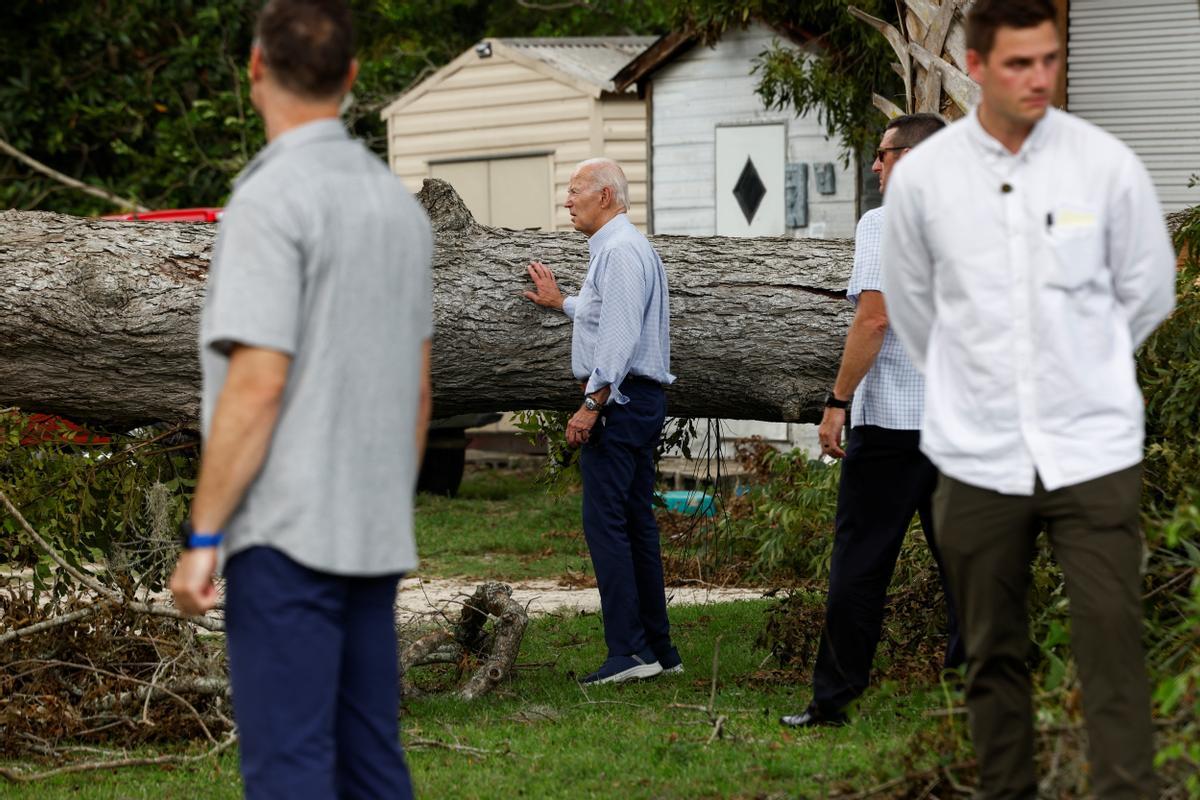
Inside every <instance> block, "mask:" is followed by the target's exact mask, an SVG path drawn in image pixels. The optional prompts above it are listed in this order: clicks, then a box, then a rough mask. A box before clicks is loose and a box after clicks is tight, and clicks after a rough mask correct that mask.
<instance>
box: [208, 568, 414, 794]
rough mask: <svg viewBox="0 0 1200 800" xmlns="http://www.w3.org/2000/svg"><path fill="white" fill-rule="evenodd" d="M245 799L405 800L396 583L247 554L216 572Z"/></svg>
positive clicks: (407, 782) (393, 579) (406, 778)
mask: <svg viewBox="0 0 1200 800" xmlns="http://www.w3.org/2000/svg"><path fill="white" fill-rule="evenodd" d="M225 577H226V586H225V629H226V637H227V643H228V648H229V673H230V679H231V681H232V686H233V711H234V716H235V717H236V722H237V726H238V731H239V734H240V739H241V742H240V746H241V769H242V779H243V782H244V784H245V793H246V797H247V798H248V800H307V798H312V800H329V798H341V799H342V800H348V799H349V798H364V799H365V798H387V800H392V799H393V798H405V799H407V798H411V797H412V784H411V782H410V780H409V774H408V767H407V765H406V764H405V762H404V752H403V751H402V750H401V747H400V731H399V724H400V723H399V716H400V714H399V712H400V708H399V705H400V692H399V680H398V678H399V676H398V674H397V670H398V667H397V645H396V629H395V623H394V611H393V608H394V606H395V600H396V583H397V581H398V580H399V577H400V576H399V575H390V576H384V577H347V576H342V575H330V574H327V573H322V572H316V571H314V570H311V569H308V568H307V567H304V566H301V565H300V564H298V563H296V562H295V561H293V560H292V559H290V558H288V557H287V556H286V555H284V554H283V553H282V552H280V551H279V550H275V549H273V548H270V547H252V548H249V549H247V550H243V551H241V552H239V553H237V554H235V555H234V556H233V557H232V558H231V559H229V563H228V564H226V566H225Z"/></svg>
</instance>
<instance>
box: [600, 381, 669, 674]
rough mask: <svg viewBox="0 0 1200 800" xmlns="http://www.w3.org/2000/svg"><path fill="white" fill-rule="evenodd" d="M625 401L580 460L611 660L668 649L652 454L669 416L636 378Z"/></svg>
mask: <svg viewBox="0 0 1200 800" xmlns="http://www.w3.org/2000/svg"><path fill="white" fill-rule="evenodd" d="M621 391H622V392H624V393H625V395H626V396H627V397H628V398H629V402H628V403H626V404H624V405H613V406H609V407H608V408H606V409H605V410H604V414H603V416H602V417H601V418H600V420H599V421H598V422H597V423H596V427H595V428H593V429H592V433H591V435H590V437H589V438H588V442H587V444H585V445H584V446H583V451H582V452H581V454H580V466H581V468H582V470H583V534H584V538H585V539H586V540H587V545H588V552H589V553H591V556H592V567H593V568H594V569H595V571H596V587H597V588H598V589H599V590H600V609H601V611H602V612H603V614H604V641H605V642H606V643H607V645H608V655H609V656H630V655H638V654H644V655H646V656H647V657H648V656H649V653H648V652H645V651H647V650H648V649H649V650H653V651H654V654H655V657H658V655H659V654H661V653H665V652H666V651H667V650H669V649H670V647H671V633H670V625H669V623H668V621H667V597H666V590H665V589H664V588H663V567H662V554H661V552H660V549H659V533H658V523H657V522H656V521H655V519H654V448H655V446H656V445H657V444H658V440H659V437H660V436H661V435H662V426H663V420H664V418H665V417H666V413H667V400H666V395H665V394H664V393H663V389H662V386H660V385H659V384H657V383H655V382H653V381H648V380H646V379H644V378H637V377H635V376H630V377H627V378H626V379H625V380H624V381H623V382H622V383H621Z"/></svg>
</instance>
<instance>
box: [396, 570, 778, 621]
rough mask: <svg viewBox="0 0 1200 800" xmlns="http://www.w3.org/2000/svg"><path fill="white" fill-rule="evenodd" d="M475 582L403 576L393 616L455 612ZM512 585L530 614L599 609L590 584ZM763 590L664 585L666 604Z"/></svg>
mask: <svg viewBox="0 0 1200 800" xmlns="http://www.w3.org/2000/svg"><path fill="white" fill-rule="evenodd" d="M480 583H482V581H480ZM477 585H478V583H476V582H470V581H466V582H464V581H461V580H453V579H437V578H406V579H405V580H404V581H403V582H402V583H401V584H400V592H399V594H398V596H397V598H396V611H397V615H398V616H399V618H400V619H401V620H409V619H414V618H418V617H423V616H429V615H431V614H437V613H439V612H442V613H446V614H455V613H457V608H458V607H459V605H460V604H461V603H462V602H463V601H464V600H465V599H466V598H467V597H469V596H470V595H471V593H473V592H474V591H475V587H476V586H477ZM512 587H513V599H514V600H516V601H517V602H518V603H520V604H521V605H522V606H525V607H526V608H527V609H528V610H529V613H530V614H531V615H541V614H552V613H555V612H558V613H561V612H563V611H567V612H572V611H597V610H599V608H600V594H599V592H597V591H596V589H595V588H594V587H582V588H575V587H565V586H561V585H560V584H559V582H558V581H555V580H537V581H520V582H517V583H513V584H512ZM763 592H764V590H763V589H745V588H722V587H717V586H701V585H697V586H668V587H667V605H668V606H694V605H705V604H708V603H727V602H730V601H733V600H758V599H760V598H761V597H762V596H763Z"/></svg>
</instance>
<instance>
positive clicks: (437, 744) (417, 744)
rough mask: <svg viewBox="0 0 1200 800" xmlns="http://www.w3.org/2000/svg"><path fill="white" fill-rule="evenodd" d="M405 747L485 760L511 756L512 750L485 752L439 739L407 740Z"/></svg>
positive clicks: (477, 748) (478, 748)
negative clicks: (488, 757) (464, 755)
mask: <svg viewBox="0 0 1200 800" xmlns="http://www.w3.org/2000/svg"><path fill="white" fill-rule="evenodd" d="M404 747H405V748H406V749H408V750H419V749H421V748H425V747H428V748H431V749H437V750H452V751H454V752H455V753H465V754H467V755H469V756H474V757H475V758H483V757H484V756H496V755H509V754H510V753H511V752H512V751H511V750H484V749H483V748H480V747H470V746H468V745H465V744H452V743H450V742H442V741H438V740H437V739H406V740H405V741H404Z"/></svg>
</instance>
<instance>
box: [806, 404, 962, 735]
mask: <svg viewBox="0 0 1200 800" xmlns="http://www.w3.org/2000/svg"><path fill="white" fill-rule="evenodd" d="M937 479H938V474H937V469H936V468H935V467H934V466H933V464H932V463H931V462H930V461H929V459H928V458H926V457H925V455H924V454H923V453H922V452H921V450H920V432H919V431H902V430H891V429H889V428H880V427H877V426H874V425H860V426H858V427H856V428H851V429H850V435H849V437H848V442H847V445H846V457H845V459H843V461H842V476H841V482H840V483H839V485H838V505H837V518H836V522H835V531H834V541H833V558H832V560H831V561H830V566H829V595H828V599H827V601H826V606H825V627H824V629H823V630H822V633H821V643H820V645H819V649H818V650H817V664H816V668H815V669H814V670H813V701H814V703H815V704H816V705H817V707H818V708H819V709H820V710H821V711H823V712H825V713H826V714H832V713H835V712H837V711H840V710H841V709H842V708H843V707H844V706H845V705H846V704H848V703H849V702H850V701H852V700H854V699H855V698H857V697H858V696H859V695H861V694H862V693H863V692H864V691H866V688H867V686H868V684H869V682H870V678H871V662H872V661H873V660H874V658H875V648H876V647H877V646H878V644H879V637H880V633H881V630H882V626H883V611H884V606H885V605H886V603H887V588H888V584H889V583H891V580H892V573H893V572H895V570H896V560H897V558H899V556H900V546H901V544H903V543H904V536H905V534H906V533H907V531H908V525H909V523H910V522H912V518H913V514H919V515H920V517H921V527H922V529H923V530H924V532H925V541H926V542H927V543H928V544H929V549H930V551H931V552H932V553H933V558H934V560H935V561H936V562H937V565H938V569H939V571H940V573H941V577H942V589H943V592H944V593H945V597H946V613H947V616H948V617H949V622H950V624H949V628H950V631H949V635H950V638H949V643H948V644H947V647H946V656H945V662H944V663H945V665H946V666H947V667H955V666H958V665H959V664H961V663H963V660H964V658H965V654H964V650H963V643H962V641H961V639H960V637H959V634H958V620H957V614H956V612H955V608H954V602H953V601H952V599H951V597H950V592H949V590H948V589H947V585H946V577H945V570H943V569H942V560H941V556H940V555H939V553H938V549H937V546H936V545H935V544H934V541H933V513H932V510H931V506H932V501H933V490H934V489H935V488H936V487H937Z"/></svg>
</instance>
